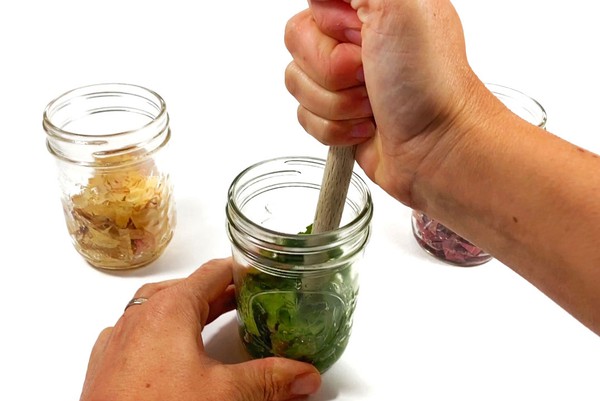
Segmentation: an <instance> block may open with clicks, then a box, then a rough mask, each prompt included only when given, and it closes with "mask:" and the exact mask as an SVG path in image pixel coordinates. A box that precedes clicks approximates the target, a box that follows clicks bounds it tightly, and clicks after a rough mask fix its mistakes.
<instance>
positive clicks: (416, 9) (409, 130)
mask: <svg viewBox="0 0 600 401" xmlns="http://www.w3.org/2000/svg"><path fill="white" fill-rule="evenodd" d="M309 6H310V8H309V9H307V10H305V11H303V12H301V13H299V14H298V15H296V16H294V17H293V18H292V19H291V20H290V21H289V23H288V25H287V27H286V33H285V41H286V46H287V48H288V50H289V51H290V53H291V54H292V56H293V62H292V63H290V65H289V66H288V68H287V70H286V86H287V88H288V90H289V91H290V93H291V94H292V95H293V96H295V97H296V99H297V100H298V101H299V103H300V106H299V108H298V120H299V121H300V123H301V125H302V126H303V127H304V128H305V129H306V131H307V132H308V133H310V134H311V135H313V136H314V137H315V138H317V139H318V140H319V141H321V142H322V143H324V144H327V145H351V144H357V151H356V161H357V163H358V164H359V165H360V167H361V168H362V169H363V170H364V171H365V173H366V174H367V175H368V177H369V178H370V179H371V180H373V181H374V182H375V183H376V184H378V185H379V186H381V187H382V188H383V189H384V190H385V191H386V192H387V193H389V194H390V195H391V196H393V197H394V198H396V199H397V200H398V201H400V202H402V203H404V204H405V205H407V206H409V207H411V208H413V209H418V210H421V211H423V212H425V213H426V214H427V215H428V216H430V217H431V218H433V219H436V220H438V221H440V222H442V223H443V224H444V225H446V226H447V227H449V228H451V229H452V230H453V231H456V232H457V233H459V234H460V235H461V236H463V237H465V238H467V239H469V240H470V241H471V242H473V243H474V244H476V245H477V246H479V247H481V248H483V249H485V250H486V251H488V252H489V253H491V254H492V255H493V256H494V257H496V258H497V259H498V260H500V261H501V262H503V263H504V264H506V265H507V266H509V267H510V268H512V269H513V270H514V271H515V272H517V273H518V274H520V275H521V276H523V277H524V278H525V279H527V280H528V281H529V282H531V283H532V284H533V285H535V286H536V287H537V288H539V289H540V290H541V291H543V292H544V293H545V294H546V295H548V296H549V297H550V298H551V299H553V300H554V301H555V302H557V303H558V304H559V305H561V306H562V307H563V308H564V309H565V310H567V311H568V312H569V313H571V314H572V315H573V316H574V317H575V318H577V319H579V320H580V321H581V322H582V323H583V324H584V325H586V326H587V327H589V328H590V329H591V330H592V331H594V332H595V333H596V334H600V247H598V246H597V243H598V240H599V239H600V196H598V194H599V193H600V157H599V156H598V155H596V154H594V153H592V152H589V151H587V150H585V149H582V148H580V147H577V146H575V145H573V144H571V143H569V142H566V141H564V140H562V139H560V138H559V137H557V136H555V135H553V134H551V133H549V132H546V131H544V130H543V129H541V128H538V127H535V126H533V125H531V124H529V123H527V122H525V121H524V120H522V119H520V118H519V117H517V116H516V115H514V114H513V113H512V112H511V111H510V110H508V109H507V108H506V107H505V106H504V105H503V104H502V103H501V102H500V101H499V100H498V99H496V98H495V97H494V96H493V95H492V94H491V93H490V92H489V91H488V90H487V88H486V87H485V85H484V84H483V83H482V82H481V81H480V80H479V78H478V77H477V76H476V74H475V73H474V72H473V70H472V69H471V67H470V66H469V63H468V60H467V56H466V49H465V40H464V34H463V31H462V27H461V23H460V19H459V16H458V15H457V13H456V11H455V9H454V7H453V6H452V4H451V3H450V1H447V0H420V1H419V0H353V1H351V2H349V1H344V0H310V1H309Z"/></svg>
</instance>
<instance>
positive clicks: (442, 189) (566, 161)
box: [413, 105, 600, 334]
mask: <svg viewBox="0 0 600 401" xmlns="http://www.w3.org/2000/svg"><path fill="white" fill-rule="evenodd" d="M494 107H495V108H498V107H499V106H497V105H496V106H494ZM497 110H500V109H497ZM488 111H489V110H488ZM481 112H483V110H481ZM492 114H495V116H494V117H491V118H489V119H480V120H479V121H477V122H476V123H475V124H472V125H471V126H470V128H469V132H468V135H465V136H463V138H462V139H461V140H460V141H457V142H456V143H454V146H453V147H452V149H451V150H445V152H446V154H445V155H442V154H440V155H438V158H439V160H442V162H441V163H438V164H437V165H436V168H435V171H429V172H427V171H425V172H423V175H427V176H428V178H429V180H424V179H423V180H419V179H418V178H417V179H416V183H415V185H414V188H413V189H414V191H415V196H414V199H415V200H417V204H415V205H414V206H415V207H416V208H420V209H422V210H423V211H424V212H425V213H427V214H428V215H429V216H431V217H433V218H435V219H437V220H439V221H441V222H442V223H444V224H445V225H447V226H448V227H449V228H451V229H453V230H455V231H456V232H458V233H460V234H462V235H463V236H465V237H466V238H468V239H470V240H471V241H472V242H474V243H475V244H476V245H478V246H480V247H482V248H483V249H485V250H487V251H488V252H490V253H491V254H492V255H494V256H495V257H496V258H497V259H498V260H500V261H502V262H503V263H505V264H506V265H508V266H510V267H511V268H512V269H514V270H515V271H516V272H517V273H519V274H520V275H522V276H523V277H524V278H525V279H527V280H528V281H530V282H531V283H532V284H534V285H535V286H536V287H538V288H539V289H540V290H542V291H543V292H544V293H546V294H547V295H548V296H549V297H550V298H552V299H553V300H555V301H556V302H557V303H558V304H559V305H561V306H562V307H563V308H565V309H566V310H567V311H568V312H570V313H571V314H573V315H574V316H575V317H576V318H578V319H579V320H580V321H581V322H582V323H584V324H585V325H587V326H588V327H589V328H591V329H592V330H593V331H595V332H596V333H598V334H600V291H599V288H600V246H599V244H598V242H599V241H600V158H599V157H598V156H597V155H595V154H592V153H590V152H587V151H584V150H583V149H580V148H578V147H576V146H574V145H572V144H570V143H568V142H565V141H563V140H561V139H559V138H558V137H556V136H554V135H552V134H550V133H547V132H545V131H543V130H542V129H539V128H537V127H534V126H532V125H529V124H527V123H525V122H524V121H522V120H520V119H519V118H517V117H516V116H513V115H512V114H511V113H510V112H506V111H504V110H503V111H499V112H498V113H492ZM442 151H444V150H442ZM420 182H427V184H426V185H425V184H421V183H420ZM418 199H426V200H427V202H418Z"/></svg>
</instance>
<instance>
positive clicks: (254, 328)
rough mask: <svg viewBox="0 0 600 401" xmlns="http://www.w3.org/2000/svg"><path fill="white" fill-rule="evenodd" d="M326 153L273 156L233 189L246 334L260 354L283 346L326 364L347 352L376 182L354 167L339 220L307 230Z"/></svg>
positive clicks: (230, 219)
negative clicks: (326, 229) (329, 226)
mask: <svg viewBox="0 0 600 401" xmlns="http://www.w3.org/2000/svg"><path fill="white" fill-rule="evenodd" d="M324 167H325V161H324V160H321V159H314V158H309V157H287V158H279V159H273V160H267V161H264V162H261V163H258V164H255V165H253V166H251V167H249V168H247V169H246V170H244V171H242V172H241V173H240V174H239V175H238V176H237V177H236V178H235V180H234V181H233V183H232V184H231V187H230V189H229V194H228V202H227V208H226V212H227V231H228V235H229V238H230V241H231V247H232V254H233V259H234V276H233V277H234V283H235V288H236V299H237V311H238V322H239V328H240V337H241V340H242V342H243V344H244V346H245V348H246V350H247V351H248V353H249V354H250V356H252V357H254V358H261V357H267V356H282V357H287V358H292V359H296V360H300V361H305V362H309V363H312V364H313V365H314V366H316V367H317V368H318V369H319V370H320V371H321V372H324V371H326V370H327V369H328V368H329V367H331V365H333V364H334V363H335V362H336V361H337V360H338V359H339V358H340V356H341V355H342V353H343V352H344V350H345V348H346V345H347V344H348V340H349V338H350V331H351V328H352V316H353V313H354V308H355V305H356V300H357V294H358V264H359V262H360V260H361V259H362V255H363V251H364V249H365V246H366V245H367V242H368V239H369V236H370V221H371V216H372V213H373V206H372V201H371V194H370V191H369V189H368V187H367V185H366V184H365V182H364V181H363V180H362V179H361V178H360V177H359V176H358V175H356V174H353V176H352V179H351V183H350V188H349V190H348V196H347V199H346V204H345V208H344V214H343V216H342V223H341V226H340V228H339V229H336V230H333V231H330V232H325V233H321V234H308V232H309V231H310V225H311V223H312V220H313V218H314V214H315V211H316V207H317V200H318V197H319V190H320V186H321V181H322V177H323V171H324Z"/></svg>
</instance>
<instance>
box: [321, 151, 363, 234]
mask: <svg viewBox="0 0 600 401" xmlns="http://www.w3.org/2000/svg"><path fill="white" fill-rule="evenodd" d="M355 151H356V146H331V147H330V148H329V152H328V154H327V161H326V162H325V171H324V172H323V181H322V183H321V191H320V192H319V200H318V202H317V212H316V213H315V220H314V222H313V228H312V234H317V233H322V232H326V231H331V230H335V229H336V228H338V227H339V226H340V222H341V220H342V213H343V212H344V205H345V203H346V196H347V195H348V188H349V187H350V179H351V178H352V169H353V167H354V153H355Z"/></svg>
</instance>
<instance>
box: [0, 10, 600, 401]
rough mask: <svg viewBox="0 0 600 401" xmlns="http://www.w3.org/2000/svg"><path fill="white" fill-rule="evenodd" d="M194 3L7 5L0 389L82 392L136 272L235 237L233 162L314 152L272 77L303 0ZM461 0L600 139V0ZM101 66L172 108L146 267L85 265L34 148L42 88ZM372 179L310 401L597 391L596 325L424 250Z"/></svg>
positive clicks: (507, 276)
mask: <svg viewBox="0 0 600 401" xmlns="http://www.w3.org/2000/svg"><path fill="white" fill-rule="evenodd" d="M191 4H192V2H183V1H169V2H157V1H148V0H144V1H139V0H133V1H115V0H106V1H103V2H95V3H91V2H83V1H66V0H55V1H46V2H32V1H26V0H24V1H18V2H17V1H13V2H4V3H2V5H0V38H1V39H0V49H1V51H0V60H1V62H0V116H1V118H0V122H1V124H2V133H3V136H2V139H1V140H2V146H0V167H1V168H0V174H1V176H2V189H1V191H0V193H1V196H0V210H1V211H2V223H3V224H2V227H3V230H2V231H1V232H0V247H1V249H2V254H3V258H2V261H1V262H0V264H1V265H2V268H3V269H2V270H3V274H2V275H1V276H0V282H1V283H2V289H1V290H0V308H1V315H0V316H1V326H2V328H1V329H0V371H1V372H2V375H1V376H0V400H6V401H8V400H11V401H15V400H28V401H30V400H76V399H78V397H79V394H80V391H81V385H82V383H83V378H84V374H85V370H86V364H87V360H88V356H89V352H90V350H91V347H92V344H93V343H94V341H95V339H96V336H97V334H98V333H99V332H100V330H101V329H102V328H104V327H106V326H109V325H112V324H114V322H115V321H116V320H117V319H118V318H119V316H120V314H121V312H122V310H123V307H124V305H125V303H126V302H127V301H128V300H129V299H130V298H131V296H132V294H133V293H134V292H135V290H136V289H137V288H138V287H139V286H141V285H142V284H143V283H146V282H152V281H159V280H163V279H168V278H174V277H180V276H185V275H188V274H189V273H191V272H192V271H193V270H194V269H195V268H196V267H198V266H199V265H200V264H201V263H202V262H204V261H206V260H208V259H210V258H213V257H221V256H225V255H228V254H229V243H228V239H227V236H226V234H225V230H224V219H225V216H224V206H225V200H226V190H227V187H228V185H229V183H230V182H231V180H232V178H233V177H234V175H235V174H236V173H238V172H239V171H240V170H241V169H243V168H245V167H246V166H248V165H250V164H251V163H254V162H256V161H260V160H264V159H267V158H271V157H276V156H286V155H310V156H317V157H325V155H326V148H325V147H324V146H322V145H321V144H319V143H317V142H316V141H315V140H314V139H312V138H311V137H309V136H308V135H306V134H305V133H304V132H303V130H302V129H301V127H300V126H299V124H298V123H297V121H296V115H295V111H296V101H295V100H294V99H293V98H292V97H291V95H289V94H288V93H287V91H286V89H285V86H284V83H283V71H284V68H285V66H286V65H287V63H288V62H289V61H290V56H289V54H288V52H287V50H286V49H285V46H284V44H283V30H284V26H285V23H286V21H287V20H288V18H289V17H291V16H292V15H293V14H294V13H296V12H297V11H299V10H301V9H303V8H304V7H305V2H304V1H302V0H277V1H269V2H264V3H258V2H248V1H238V2H224V1H212V2H195V3H194V4H195V6H192V5H191ZM455 6H456V8H457V9H458V11H459V13H460V14H461V17H462V20H463V24H464V28H465V33H466V37H467V48H468V54H469V59H470V61H471V63H472V66H473V68H474V69H475V71H476V72H477V73H478V74H479V75H480V77H481V78H482V79H483V80H484V81H486V82H496V83H500V84H504V85H508V86H512V87H514V88H516V89H520V90H522V91H524V92H526V93H528V94H529V95H531V96H533V97H534V98H536V99H538V100H539V101H540V102H541V103H542V104H543V105H544V106H545V108H546V110H547V112H548V116H549V120H548V130H549V131H552V132H554V133H556V134H557V135H559V136H562V137H564V138H566V139H568V140H570V141H572V142H575V143H576V144H578V145H580V146H583V147H587V148H588V149H590V150H592V151H595V152H599V153H600V128H598V124H597V122H596V118H597V116H598V110H599V107H600V101H599V100H598V94H599V93H600V80H599V78H598V77H599V71H600V61H599V59H598V57H597V50H598V47H597V46H598V43H597V41H598V38H599V37H600V24H598V12H597V11H598V6H596V5H595V3H594V2H592V1H589V0H571V1H569V2H548V1H542V0H528V1H522V0H502V1H493V0H489V1H480V2H476V1H470V0H457V1H456V2H455ZM99 82H128V83H135V84H140V85H144V86H147V87H149V88H151V89H154V90H156V91H157V92H158V93H160V94H161V95H162V96H163V97H164V98H165V100H166V101H167V105H168V109H169V112H170V116H171V119H172V123H171V128H172V130H173V139H172V143H171V145H172V146H171V148H170V152H172V154H173V155H174V157H173V166H172V169H171V170H172V172H173V177H174V180H175V185H176V201H177V207H178V212H179V219H178V220H179V221H178V227H177V231H176V235H175V237H174V240H173V241H172V243H171V245H170V246H169V248H168V249H167V251H166V253H165V254H164V255H163V256H162V257H161V258H160V259H159V260H158V261H157V262H155V263H153V264H152V265H150V266H148V267H146V268H143V269H140V270H134V271H129V272H121V273H114V272H113V273H111V272H107V271H100V270H96V269H94V268H91V267H90V266H88V265H87V264H86V263H85V262H84V261H83V260H82V258H81V257H80V256H79V255H78V254H77V253H76V252H75V250H74V249H73V247H72V245H71V243H70V240H69V238H68V235H67V232H66V228H65V225H64V221H63V215H62V211H61V205H60V203H59V197H58V186H57V183H56V174H55V173H56V171H55V166H54V161H53V160H52V158H51V156H50V154H48V153H47V151H46V148H45V143H44V141H45V138H44V132H43V131H42V126H41V120H42V112H43V109H44V107H45V105H46V104H47V102H48V101H49V100H51V99H52V98H54V97H55V96H57V95H59V94H60V93H62V92H64V91H66V90H69V89H72V88H75V87H78V86H82V85H87V84H92V83H99ZM590 174H600V172H597V171H596V172H591V171H590ZM369 185H370V188H371V190H372V193H373V198H374V202H375V216H374V219H373V236H372V240H371V242H370V244H369V246H368V249H367V253H366V255H365V258H366V261H365V262H366V263H365V265H366V268H365V269H363V271H362V276H361V285H362V287H361V293H360V298H359V304H358V310H357V312H356V316H355V325H354V330H353V334H352V338H351V341H350V344H349V346H348V348H347V351H346V352H345V354H344V355H343V357H342V358H341V360H340V361H339V362H338V363H337V364H336V365H335V366H334V367H333V368H332V369H331V370H330V371H329V372H327V373H326V374H325V375H324V377H323V387H322V389H321V391H320V392H319V393H318V394H317V395H315V396H313V397H312V399H313V400H462V401H467V400H598V399H600V338H598V336H596V335H594V334H593V333H592V332H591V331H589V330H588V329H587V328H585V327H583V326H582V325H581V324H580V323H579V322H577V321H576V320H575V319H573V318H572V317H571V316H570V315H568V314H567V313H566V312H564V311H563V310H562V309H561V308H560V307H558V306H557V305H556V304H554V303H553V302H552V301H551V300H550V299H548V298H547V297H545V296H544V295H542V294H541V293H539V292H538V291H537V290H536V289H535V288H534V287H533V286H531V285H530V284H529V283H527V282H525V281H524V280H523V279H522V278H520V277H519V276H518V275H516V274H515V273H513V272H512V271H511V270H510V269H508V268H507V267H506V266H504V265H502V264H501V263H499V262H497V261H492V262H490V263H488V264H486V265H484V266H481V267H477V268H471V269H462V268H457V267H452V266H449V265H445V264H442V263H439V262H437V261H435V260H433V259H432V258H431V257H429V256H428V255H426V254H425V253H424V252H423V251H422V250H421V249H420V248H419V247H418V246H417V245H416V243H415V241H414V240H413V237H412V234H411V231H410V224H409V216H410V211H409V210H408V209H407V208H406V207H404V206H402V205H400V204H398V203H397V202H395V201H393V200H392V199H391V198H389V197H388V196H387V195H386V194H385V193H383V192H382V191H381V190H380V189H379V188H378V187H376V186H375V185H374V184H372V183H369ZM474 185H476V183H474ZM548 218H552V216H548ZM539 240H540V241H544V240H545V239H544V238H543V233H542V236H540V238H539ZM599 240H600V239H599ZM236 335H237V334H236V329H235V320H234V314H233V313H229V314H227V315H225V316H223V317H221V318H220V319H218V320H217V321H216V322H215V323H213V324H212V325H210V326H209V327H207V329H206V331H205V341H206V344H207V348H208V351H209V352H210V353H211V355H213V356H215V357H217V358H220V359H222V360H223V361H225V362H235V361H239V360H240V354H239V353H238V352H237V351H239V347H238V345H237V339H236Z"/></svg>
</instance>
